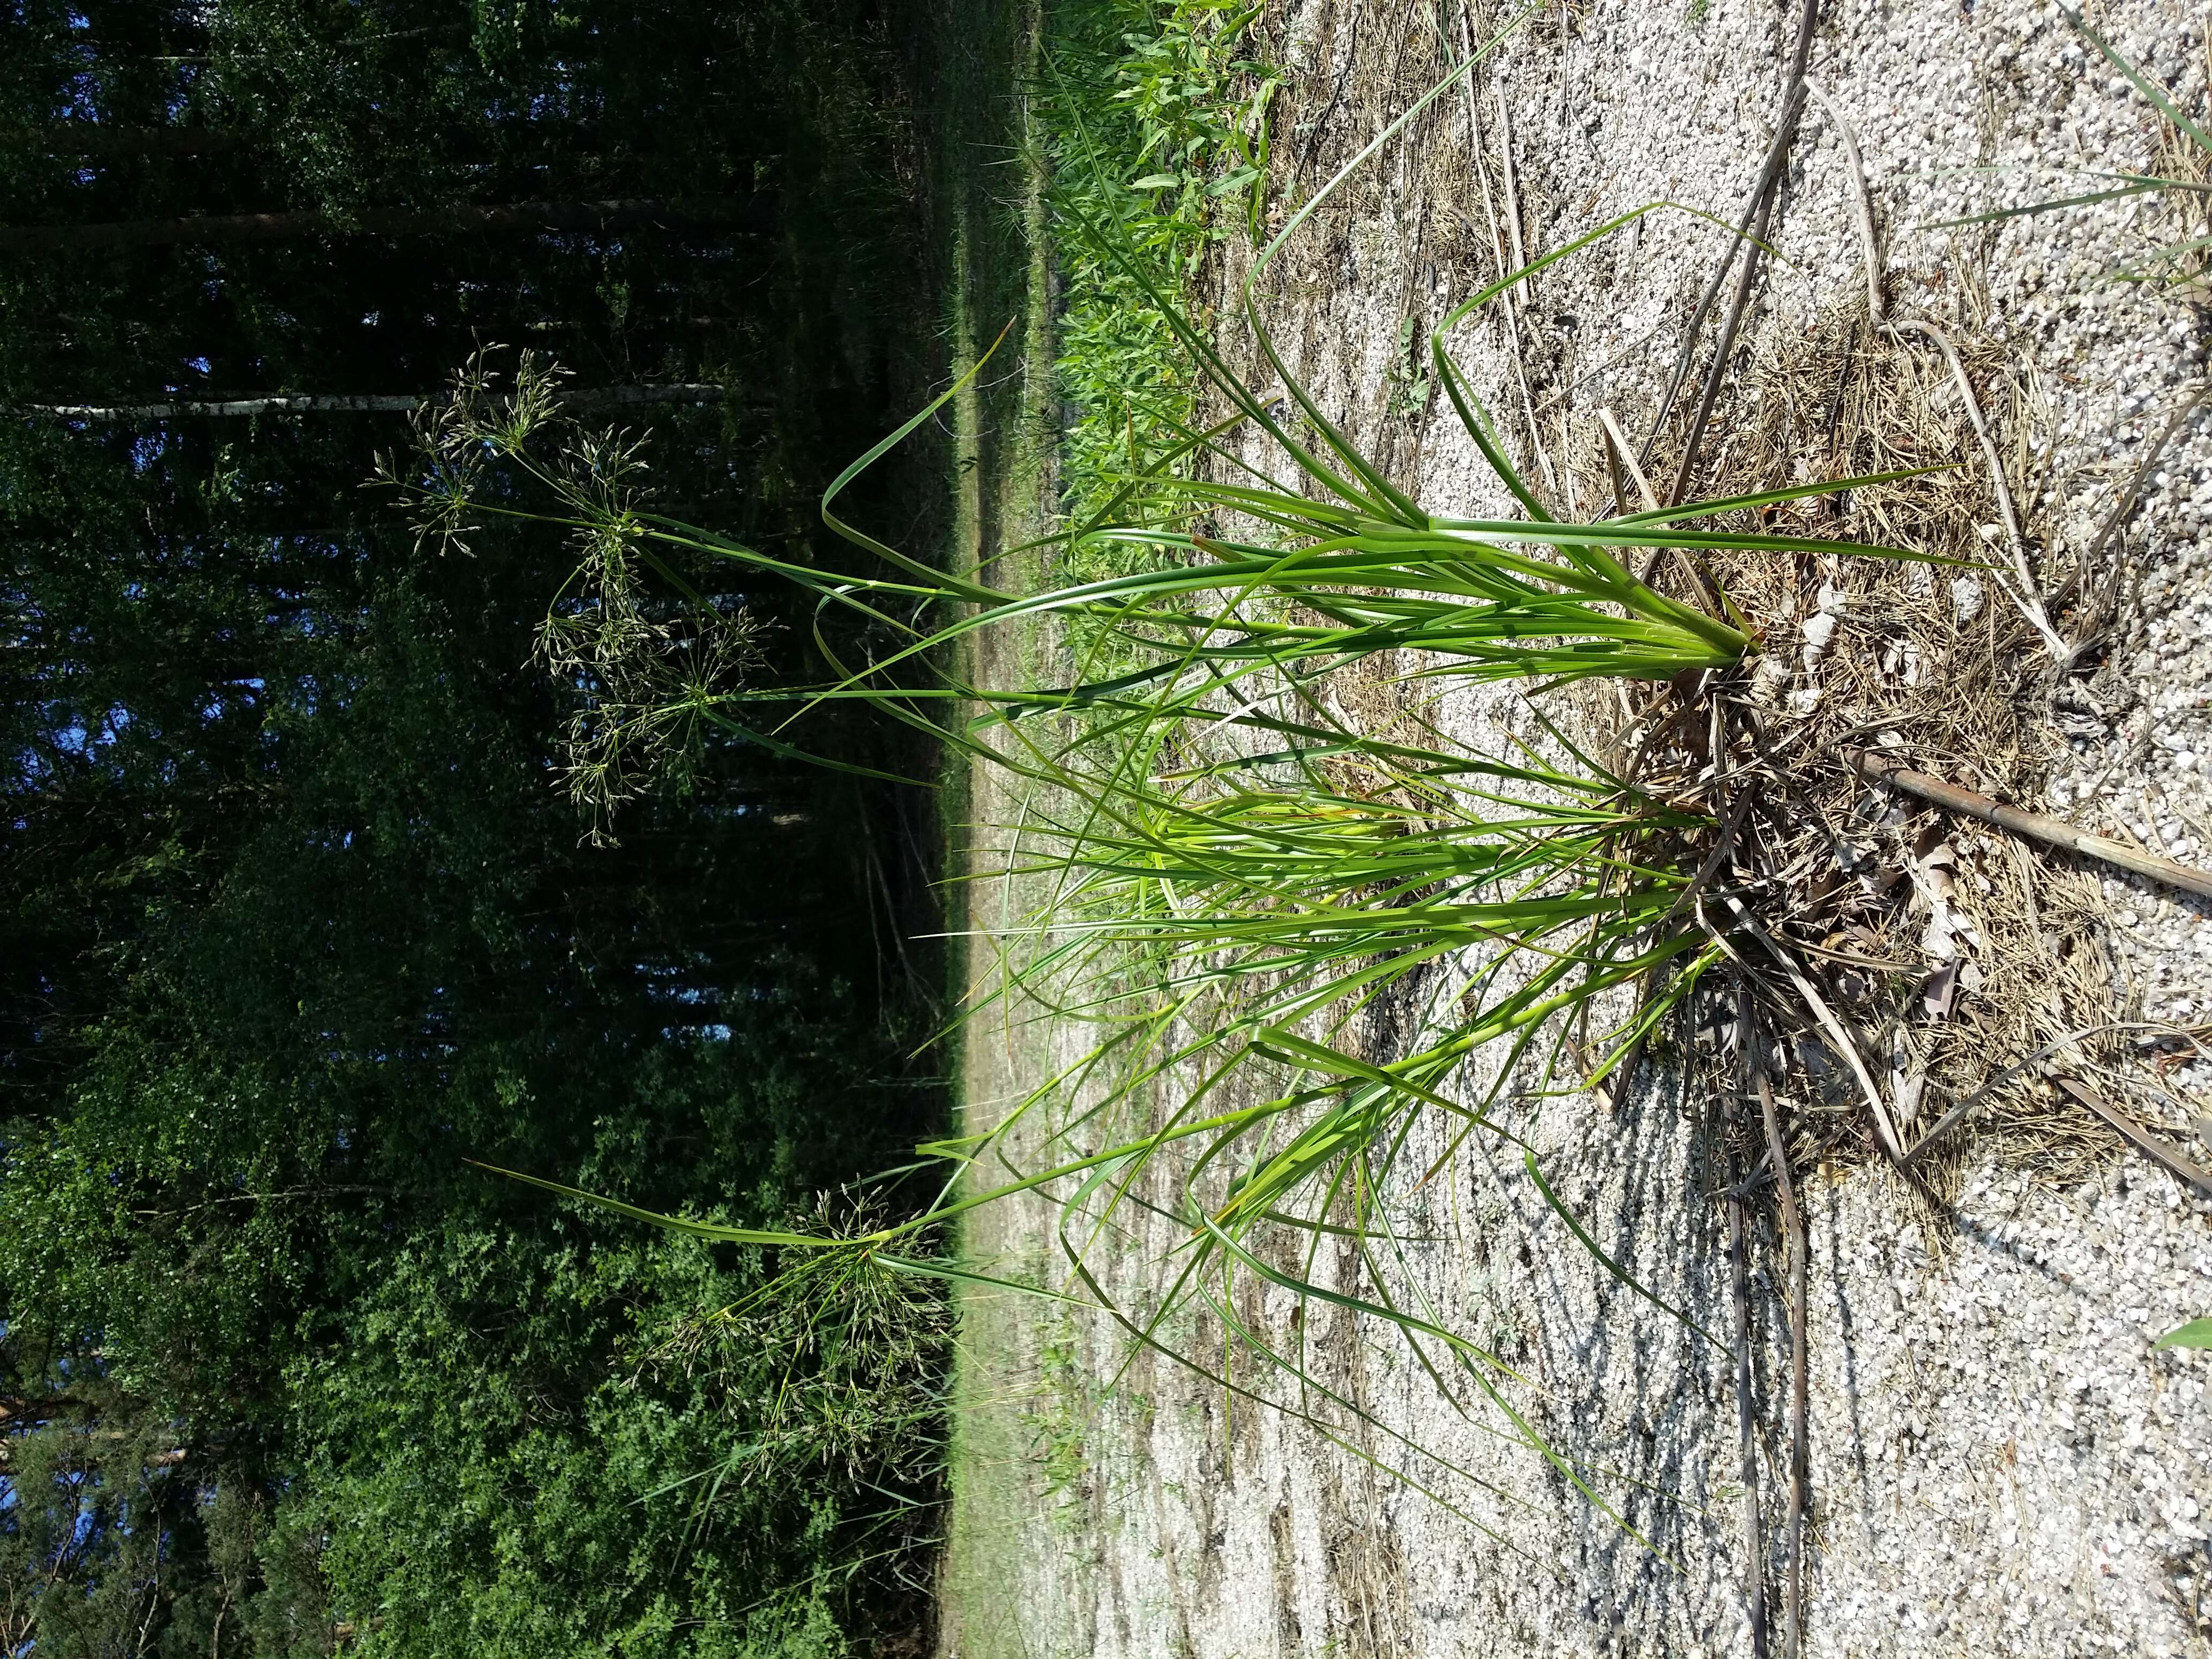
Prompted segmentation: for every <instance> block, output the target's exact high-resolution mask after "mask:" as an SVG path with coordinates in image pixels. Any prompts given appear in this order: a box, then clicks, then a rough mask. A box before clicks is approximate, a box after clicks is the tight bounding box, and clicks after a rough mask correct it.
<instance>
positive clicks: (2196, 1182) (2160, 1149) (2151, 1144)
mask: <svg viewBox="0 0 2212 1659" xmlns="http://www.w3.org/2000/svg"><path fill="white" fill-rule="evenodd" d="M2050 1077H2051V1081H2052V1082H2053V1083H2055V1084H2057V1085H2058V1086H2059V1087H2060V1088H2061V1089H2063V1090H2064V1091H2066V1093H2067V1094H2068V1095H2069V1096H2070V1097H2072V1098H2073V1100H2074V1101H2075V1103H2076V1104H2077V1105H2080V1106H2083V1107H2086V1108H2087V1109H2088V1110H2090V1111H2092V1112H2093V1113H2095V1114H2096V1115H2098V1116H2099V1117H2100V1118H2102V1119H2104V1120H2105V1121H2106V1122H2107V1123H2109V1124H2111V1125H2112V1127H2114V1128H2115V1129H2118V1131H2119V1132H2120V1133H2121V1135H2122V1136H2123V1137H2124V1139H2126V1141H2127V1143H2128V1144H2129V1145H2130V1146H2133V1147H2134V1148H2135V1149H2136V1151H2137V1152H2141V1153H2142V1155H2143V1156H2144V1157H2145V1158H2149V1159H2150V1160H2151V1161H2152V1162H2153V1163H2154V1164H2160V1165H2162V1166H2163V1167H2164V1168H2165V1169H2166V1170H2168V1171H2169V1172H2171V1173H2172V1174H2173V1175H2176V1176H2179V1177H2180V1178H2181V1179H2182V1180H2184V1181H2185V1182H2188V1183H2189V1184H2190V1185H2191V1186H2192V1187H2194V1188H2197V1191H2199V1192H2201V1193H2206V1194H2212V1175H2207V1174H2206V1173H2205V1172H2204V1171H2203V1170H2200V1169H2198V1168H2197V1166H2196V1165H2195V1164H2191V1162H2190V1161H2189V1160H2188V1159H2187V1158H2184V1157H2182V1156H2181V1154H2180V1153H2179V1152H2175V1151H2174V1150H2173V1149H2172V1147H2171V1146H2167V1145H2166V1143H2165V1142H2164V1141H2162V1140H2160V1139H2159V1138H2158V1137H2157V1136H2156V1135H2154V1134H2153V1133H2151V1132H2150V1131H2149V1130H2148V1129H2146V1128H2144V1127H2143V1126H2142V1124H2140V1123H2138V1122H2136V1121H2135V1119H2133V1118H2132V1117H2130V1116H2129V1115H2127V1114H2126V1113H2125V1112H2124V1111H2122V1110H2121V1109H2119V1108H2118V1107H2117V1106H2108V1105H2106V1103H2104V1102H2103V1101H2101V1100H2100V1099H2099V1098H2098V1097H2096V1096H2095V1095H2093V1094H2091V1093H2090V1092H2089V1091H2087V1089H2085V1088H2083V1087H2082V1086H2081V1085H2080V1084H2078V1083H2076V1082H2075V1081H2074V1079H2072V1078H2070V1077H2062V1076H2060V1075H2059V1074H2058V1073H2056V1072H2053V1073H2050Z"/></svg>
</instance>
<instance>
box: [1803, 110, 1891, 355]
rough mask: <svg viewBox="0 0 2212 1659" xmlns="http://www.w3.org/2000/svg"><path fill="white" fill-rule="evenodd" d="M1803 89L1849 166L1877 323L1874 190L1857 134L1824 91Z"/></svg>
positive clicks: (1872, 311)
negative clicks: (1822, 115)
mask: <svg viewBox="0 0 2212 1659" xmlns="http://www.w3.org/2000/svg"><path fill="white" fill-rule="evenodd" d="M1805 90H1806V92H1807V93H1808V94H1809V95H1810V96H1811V98H1812V100H1813V101H1814V103H1816V104H1818V105H1819V106H1820V108H1821V110H1822V112H1824V113H1826V116H1827V118H1828V125H1830V126H1832V127H1833V128H1835V130H1836V138H1837V141H1838V143H1841V144H1842V145H1843V147H1844V165H1845V166H1846V167H1849V168H1850V174H1851V207H1852V210H1853V212H1854V214H1855V215H1856V216H1857V220H1858V227H1859V257H1860V258H1861V259H1862V260H1863V261H1864V263H1865V265H1866V285H1867V316H1868V318H1869V320H1871V321H1872V322H1873V324H1874V325H1875V327H1877V328H1879V327H1881V322H1882V298H1881V243H1880V242H1878V241H1876V240H1875V234H1874V193H1873V192H1872V191H1869V189H1868V188H1867V176H1866V161H1865V158H1864V157H1863V156H1862V155H1860V154H1859V137H1858V134H1857V133H1856V132H1853V131H1851V124H1850V122H1849V121H1846V120H1845V119H1844V112H1843V111H1841V110H1839V109H1838V108H1837V107H1836V106H1835V105H1834V104H1833V103H1832V102H1830V101H1829V99H1828V94H1826V93H1825V92H1823V91H1821V90H1820V88H1818V87H1816V86H1814V84H1813V82H1811V81H1809V80H1808V81H1807V82H1805Z"/></svg>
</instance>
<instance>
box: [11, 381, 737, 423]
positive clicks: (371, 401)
mask: <svg viewBox="0 0 2212 1659" xmlns="http://www.w3.org/2000/svg"><path fill="white" fill-rule="evenodd" d="M444 395H446V394H444V393H443V392H286V393H279V394H277V395H276V396H272V397H267V398H228V399H205V400H202V399H191V400H185V401H179V402H176V403H166V404H16V405H15V409H14V410H13V411H12V412H13V413H15V414H17V415H48V416H53V417H55V418H56V419H58V420H70V421H173V420H182V419H186V418H190V417H193V416H197V417H200V418H202V419H210V420H222V419H228V418H234V417H236V416H241V415H387V414H403V415H404V414H405V413H406V412H407V411H408V410H411V409H414V408H416V406H417V405H419V404H425V403H435V402H436V401H437V400H438V399H439V398H441V397H443V396H444ZM729 395H730V394H729V388H727V387H726V386H715V385H714V384H712V383H711V382H707V381H690V380H686V381H678V382H675V383H672V384H669V385H665V386H577V387H574V388H573V389H571V390H568V391H565V392H562V394H561V401H562V403H564V404H573V405H574V406H575V407H576V408H579V409H629V408H633V407H635V406H637V405H639V404H719V403H720V402H722V401H723V399H725V398H727V397H728V396H729Z"/></svg>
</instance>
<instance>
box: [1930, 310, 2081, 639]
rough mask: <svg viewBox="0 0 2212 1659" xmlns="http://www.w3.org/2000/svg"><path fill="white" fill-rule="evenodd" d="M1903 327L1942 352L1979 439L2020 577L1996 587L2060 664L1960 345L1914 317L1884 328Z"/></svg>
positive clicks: (2054, 636)
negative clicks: (2017, 585) (2015, 589)
mask: <svg viewBox="0 0 2212 1659" xmlns="http://www.w3.org/2000/svg"><path fill="white" fill-rule="evenodd" d="M1906 330H1910V331H1912V332H1913V333H1915V334H1917V335H1919V336H1920V337H1922V338H1923V339H1927V340H1931V341H1933V342H1934V343H1935V344H1936V349H1938V350H1939V351H1941V352H1942V354H1943V361H1944V362H1946V363H1948V364H1949V365H1950V368H1951V383H1952V384H1953V385H1954V386H1957V387H1958V389H1959V396H1960V398H1962V399H1963V400H1964V401H1965V403H1966V420H1967V423H1968V424H1969V425H1971V426H1972V428H1974V436H1975V437H1977V438H1978V439H1979V440H1980V441H1981V445H1982V460H1983V463H1984V465H1987V466H1988V468H1989V470H1990V489H1991V490H1992V491H1993V492H1995V494H1996V498H1997V513H1998V514H1999V516H2001V517H2002V519H2003V520H2004V532H2005V544H2006V547H2007V549H2008V550H2009V551H2010V552H2011V554H2012V563H2013V570H2014V572H2015V574H2017V575H2018V576H2019V578H2020V591H2019V592H2017V593H2015V592H2013V591H2012V589H2011V588H2010V586H2008V585H2007V584H2005V583H2003V582H2000V583H1999V584H1998V586H2002V587H2004V588H2005V593H2006V597H2007V598H2008V599H2011V600H2012V602H2013V604H2014V605H2017V606H2018V607H2019V609H2020V614H2021V616H2023V617H2027V622H2028V625H2029V626H2030V627H2031V628H2033V629H2035V631H2036V632H2037V633H2039V634H2040V635H2043V642H2044V643H2045V645H2047V646H2049V647H2051V655H2052V657H2054V658H2055V659H2057V661H2058V662H2059V663H2060V664H2062V665H2063V664H2064V663H2065V661H2066V659H2067V658H2068V656H2069V652H2068V649H2067V645H2066V641H2063V640H2062V639H2060V638H2059V637H2058V635H2057V630H2056V629H2053V628H2052V627H2051V618H2050V617H2048V616H2047V615H2045V612H2044V609H2043V601H2042V599H2040V598H2039V597H2038V590H2037V587H2036V584H2035V574H2034V573H2033V571H2031V570H2030V569H2029V568H2027V544H2026V543H2025V542H2023V541H2022V540H2021V534H2020V515H2019V514H2018V513H2015V512H2014V511H2013V506H2012V491H2011V489H2009V488H2008V487H2007V485H2006V483H2005V474H2004V460H2003V458H2002V457H2001V456H2000V455H1999V454H1998V453H1997V447H1996V440H1994V439H1992V438H1991V437H1990V428H1989V423H1988V422H1986V421H1984V419H1983V418H1982V405H1981V402H1980V400H1979V399H1978V398H1976V397H1975V396H1974V383H1973V382H1972V380H1968V379H1967V378H1966V365H1965V364H1964V363H1962V362H1960V361H1959V348H1958V347H1956V346H1955V345H1954V344H1952V343H1951V337H1950V336H1949V335H1948V334H1946V333H1945V332H1944V331H1942V329H1940V328H1938V327H1936V325H1935V324H1933V323H1930V322H1924V321H1923V320H1922V319H1919V318H1917V317H1900V318H1899V319H1897V321H1895V322H1893V323H1892V324H1890V325H1888V327H1887V331H1888V333H1889V334H1890V336H1891V337H1893V338H1894V337H1897V336H1898V335H1899V334H1900V333H1902V332H1903V331H1906Z"/></svg>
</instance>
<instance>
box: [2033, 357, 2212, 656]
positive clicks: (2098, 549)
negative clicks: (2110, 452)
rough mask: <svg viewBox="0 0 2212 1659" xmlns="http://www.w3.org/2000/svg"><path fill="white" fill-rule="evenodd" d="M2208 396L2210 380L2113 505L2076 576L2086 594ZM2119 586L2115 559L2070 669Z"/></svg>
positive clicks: (2083, 625) (2086, 614)
mask: <svg viewBox="0 0 2212 1659" xmlns="http://www.w3.org/2000/svg"><path fill="white" fill-rule="evenodd" d="M2207 397H2212V381H2208V382H2206V384H2204V385H2203V386H2199V387H2197V392H2196V395H2195V396H2193V397H2192V398H2190V400H2189V401H2188V402H2187V403H2185V404H2182V406H2181V407H2180V408H2179V409H2178V410H2175V411H2174V412H2173V418H2172V419H2171V420H2169V421H2168V422H2166V429H2165V430H2164V431H2162V432H2160V434H2159V435H2158V441H2157V442H2156V443H2154V444H2153V445H2152V446H2151V447H2149V448H2148V450H2146V451H2145V452H2144V453H2143V458H2142V461H2141V462H2140V463H2139V464H2138V465H2136V471H2135V477H2132V478H2130V479H2129V480H2128V487H2127V488H2126V489H2124V490H2122V491H2121V492H2120V499H2119V500H2118V501H2116V502H2114V503H2113V505H2112V513H2111V514H2110V515H2109V516H2107V517H2106V520H2105V523H2104V527H2103V528H2102V529H2100V530H2099V531H2098V532H2097V539H2096V540H2094V541H2093V542H2091V543H2090V544H2089V550H2088V551H2087V552H2086V553H2084V554H2083V555H2082V556H2081V563H2080V565H2079V567H2078V568H2076V569H2075V573H2074V581H2075V584H2077V585H2078V586H2081V588H2083V589H2084V590H2085V591H2086V590H2087V587H2088V586H2089V572H2090V570H2091V569H2092V568H2093V567H2094V566H2095V564H2096V562H2097V560H2098V558H2099V557H2100V556H2101V555H2102V554H2103V553H2104V550H2105V544H2106V543H2107V542H2109V541H2111V540H2112V537H2113V536H2114V535H2115V534H2116V533H2118V530H2119V528H2120V526H2122V525H2124V524H2125V523H2126V522H2127V520H2128V518H2129V515H2130V514H2131V513H2134V511H2135V509H2136V502H2137V501H2140V500H2141V499H2142V487H2143V481H2144V480H2145V479H2146V478H2148V477H2150V473H2151V469H2152V468H2153V467H2154V466H2155V465H2158V462H2159V458H2160V456H2162V455H2164V454H2165V453H2166V446H2167V445H2168V444H2170V443H2172V441H2173V435H2174V434H2175V433H2177V432H2179V431H2180V430H2181V428H2182V427H2183V425H2184V424H2185V422H2187V421H2188V419H2189V417H2190V416H2191V415H2194V414H2195V413H2196V412H2197V407H2198V405H2199V404H2203V401H2204V399H2205V398H2207ZM2119 585H2120V564H2119V561H2118V560H2115V561H2113V563H2112V580H2109V581H2107V582H2106V584H2105V585H2104V586H2103V587H2101V588H2100V589H2099V590H2098V592H2097V595H2096V598H2095V599H2094V600H2093V601H2092V602H2091V603H2090V604H2089V605H2087V606H2086V607H2085V608H2084V609H2083V611H2082V613H2081V617H2080V618H2079V619H2078V620H2077V621H2076V623H2075V628H2076V629H2078V630H2079V636H2080V637H2079V641H2078V643H2076V644H2075V647H2073V649H2072V650H2071V651H2070V652H2069V653H2068V656H2067V664H2066V665H2067V666H2068V667H2069V668H2070V667H2072V666H2073V665H2074V664H2075V663H2076V662H2078V661H2080V660H2081V653H2083V652H2084V651H2086V650H2087V648H2088V647H2089V643H2090V641H2092V640H2093V638H2094V637H2095V636H2096V632H2097V629H2098V627H2099V625H2100V623H2103V621H2104V619H2105V613H2106V611H2108V610H2110V609H2111V608H2112V594H2113V592H2114V591H2115V590H2117V589H2118V586H2119Z"/></svg>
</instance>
